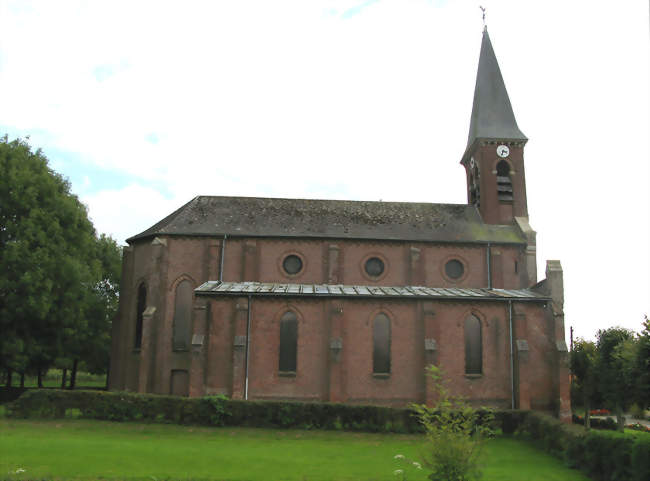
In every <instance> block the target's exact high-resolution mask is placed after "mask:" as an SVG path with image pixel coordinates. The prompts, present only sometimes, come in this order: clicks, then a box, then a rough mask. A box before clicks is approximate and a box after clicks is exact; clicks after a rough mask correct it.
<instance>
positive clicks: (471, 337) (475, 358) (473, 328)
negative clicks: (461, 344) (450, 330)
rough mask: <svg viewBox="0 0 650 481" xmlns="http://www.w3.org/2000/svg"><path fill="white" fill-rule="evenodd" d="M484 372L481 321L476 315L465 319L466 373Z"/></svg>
mask: <svg viewBox="0 0 650 481" xmlns="http://www.w3.org/2000/svg"><path fill="white" fill-rule="evenodd" d="M482 373H483V342H482V340H481V321H480V320H479V319H478V317H476V316H473V315H472V316H469V317H468V318H467V319H465V374H482Z"/></svg>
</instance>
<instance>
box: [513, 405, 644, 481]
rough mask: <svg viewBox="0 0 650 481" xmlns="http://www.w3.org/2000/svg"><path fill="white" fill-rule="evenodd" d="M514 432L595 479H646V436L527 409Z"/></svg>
mask: <svg viewBox="0 0 650 481" xmlns="http://www.w3.org/2000/svg"><path fill="white" fill-rule="evenodd" d="M518 433H519V434H521V435H523V436H527V437H528V438H530V439H532V440H534V441H536V442H537V443H538V444H540V445H541V447H543V448H544V449H545V450H546V451H548V452H549V453H551V454H554V455H555V456H558V457H560V458H563V459H564V460H565V461H566V462H567V464H568V465H569V466H571V467H574V468H578V469H580V470H581V471H583V472H584V473H585V474H587V476H589V477H590V478H592V479H594V480H598V481H648V480H649V479H650V436H647V435H645V434H639V435H630V434H624V433H619V432H611V431H599V430H590V431H586V430H585V429H584V428H582V427H579V426H574V425H570V424H565V423H562V422H560V421H559V420H557V419H555V418H553V417H551V416H548V415H545V414H542V413H538V412H529V413H528V414H527V415H526V416H525V417H524V419H523V422H522V423H521V424H520V425H519V429H518Z"/></svg>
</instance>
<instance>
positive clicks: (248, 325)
mask: <svg viewBox="0 0 650 481" xmlns="http://www.w3.org/2000/svg"><path fill="white" fill-rule="evenodd" d="M252 305H253V298H252V296H251V295H250V294H249V296H248V318H247V319H246V357H245V358H244V366H245V369H246V381H245V384H244V399H245V400H247V401H248V356H249V354H250V349H251V307H252Z"/></svg>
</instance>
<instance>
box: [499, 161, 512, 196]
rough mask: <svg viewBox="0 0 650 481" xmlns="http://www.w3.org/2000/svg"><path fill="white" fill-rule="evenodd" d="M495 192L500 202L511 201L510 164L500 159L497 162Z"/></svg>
mask: <svg viewBox="0 0 650 481" xmlns="http://www.w3.org/2000/svg"><path fill="white" fill-rule="evenodd" d="M497 194H498V197H499V201H500V202H512V179H511V178H510V164H508V162H506V161H505V160H500V161H499V163H498V164H497Z"/></svg>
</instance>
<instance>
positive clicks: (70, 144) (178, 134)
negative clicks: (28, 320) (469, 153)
mask: <svg viewBox="0 0 650 481" xmlns="http://www.w3.org/2000/svg"><path fill="white" fill-rule="evenodd" d="M479 4H481V5H483V6H485V7H487V25H488V30H489V32H490V37H491V40H492V44H493V46H494V49H495V52H496V55H497V58H498V61H499V64H500V67H501V71H502V73H503V76H504V79H505V83H506V87H507V89H508V92H509V94H510V100H511V102H512V105H513V108H514V111H515V116H516V118H517V121H518V124H519V127H520V128H521V130H522V131H523V132H524V133H525V134H526V135H527V136H528V138H529V139H530V141H529V142H528V145H527V146H526V150H525V161H526V179H527V190H528V207H529V213H530V222H531V225H532V227H533V228H534V229H535V230H537V232H538V236H537V242H538V244H537V245H538V270H539V277H540V279H541V278H543V277H544V269H545V262H546V259H560V260H561V261H562V265H563V267H564V276H565V296H566V305H565V311H566V325H567V338H568V331H569V326H570V325H573V326H574V328H575V331H576V335H577V336H583V337H587V338H591V337H593V336H594V334H595V332H596V331H597V329H600V328H605V327H609V326H613V325H622V326H625V327H629V328H632V329H635V330H637V331H638V330H639V329H640V328H641V322H642V320H643V315H644V314H645V313H648V314H650V301H649V297H650V262H649V250H650V249H649V247H650V236H649V234H650V232H649V227H650V200H649V196H648V186H649V182H650V174H649V163H650V158H649V135H648V131H649V128H650V126H649V98H648V85H649V77H648V64H649V61H648V60H649V29H648V25H649V22H648V19H649V16H648V2H646V1H644V0H637V1H632V0H630V1H619V2H611V1H609V2H604V1H593V0H591V1H575V0H572V1H566V0H564V1H546V2H532V1H521V0H514V1H505V0H504V1H497V0H481V1H470V0H456V1H445V0H437V1H436V0H430V1H425V0H399V1H388V0H367V1H362V0H331V1H328V0H318V1H316V0H311V1H305V0H298V1H268V0H267V1H259V2H256V1H242V0H237V1H230V2H225V1H223V2H218V1H212V2H208V1H205V2H192V1H187V0H185V1H182V2H181V1H175V2H171V1H170V2H164V1H160V0H158V1H152V2H145V1H124V2H120V1H115V0H112V1H110V2H109V1H104V2H100V1H88V2H74V1H66V2H52V1H43V2H29V1H24V0H22V1H17V2H13V1H8V0H0V135H2V134H4V133H7V134H8V135H9V137H10V138H11V139H13V138H16V137H25V136H29V137H30V140H29V142H30V143H31V145H32V146H33V147H34V148H39V147H40V148H42V149H43V151H44V153H45V155H46V156H47V157H48V158H49V160H50V164H51V166H52V168H53V169H55V170H56V171H58V172H60V173H62V174H63V175H64V176H66V177H68V179H69V180H70V182H71V185H72V190H73V192H74V193H76V194H77V195H78V196H79V197H80V198H81V200H82V201H83V202H84V203H85V204H86V205H87V206H88V210H89V214H90V217H91V218H92V220H93V222H94V223H95V226H96V228H97V230H98V231H99V232H104V233H107V234H110V235H112V236H113V237H114V238H115V239H116V240H118V242H120V243H124V240H125V239H126V238H127V237H129V236H132V235H134V234H137V233H139V232H141V231H143V230H144V229H146V228H148V227H149V226H151V225H152V224H153V223H155V222H156V221H158V220H160V219H161V218H162V217H164V216H166V215H167V214H169V213H170V212H172V211H173V210H175V209H176V208H178V207H180V206H181V205H182V204H184V203H185V202H187V201H189V200H190V199H192V198H193V197H195V196H196V195H235V196H269V197H304V198H323V199H352V200H380V199H382V200H385V201H418V202H440V203H465V202H466V193H465V192H466V191H465V176H464V170H463V168H462V167H461V165H460V164H459V161H460V158H461V155H462V154H463V152H464V150H465V146H466V143H467V133H468V129H469V118H470V112H471V107H472V98H473V92H474V82H475V79H476V67H477V64H478V55H479V48H480V42H481V32H482V29H483V25H482V20H481V12H480V10H479Z"/></svg>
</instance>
